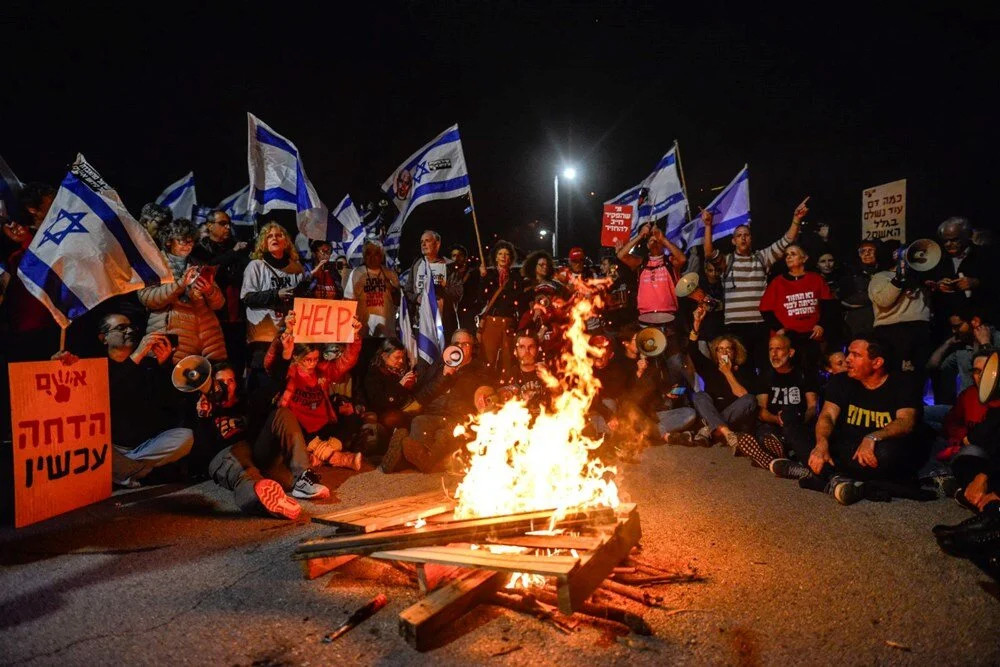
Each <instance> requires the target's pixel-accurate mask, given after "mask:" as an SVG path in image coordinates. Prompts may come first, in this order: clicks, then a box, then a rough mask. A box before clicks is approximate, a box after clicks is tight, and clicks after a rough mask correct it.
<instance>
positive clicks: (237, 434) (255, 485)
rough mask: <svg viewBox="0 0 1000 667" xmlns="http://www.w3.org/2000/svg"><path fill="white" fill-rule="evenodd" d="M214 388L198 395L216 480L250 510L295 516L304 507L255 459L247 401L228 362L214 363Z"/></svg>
mask: <svg viewBox="0 0 1000 667" xmlns="http://www.w3.org/2000/svg"><path fill="white" fill-rule="evenodd" d="M213 381H214V383H213V386H212V388H211V391H209V392H208V393H205V394H202V395H201V396H199V398H198V440H199V441H200V442H201V443H204V444H207V445H208V446H207V447H206V450H207V451H209V452H211V455H212V459H211V461H209V462H208V466H207V470H208V474H209V476H210V477H211V478H212V480H213V481H214V482H215V483H216V484H218V485H219V486H221V487H222V488H224V489H228V490H229V491H232V492H233V499H234V500H235V501H236V506H237V507H239V508H240V509H241V510H243V511H244V512H247V513H248V514H257V513H260V510H262V509H263V510H266V511H267V512H268V513H269V514H270V515H271V516H275V517H279V518H284V519H291V520H293V521H294V520H295V519H297V518H298V517H299V514H300V513H301V512H302V508H301V507H300V506H299V504H298V503H297V502H296V501H295V499H294V498H291V497H289V496H287V495H286V494H285V490H284V489H283V488H282V487H281V484H280V483H279V482H277V481H276V480H273V479H268V478H267V477H265V476H264V474H263V473H262V472H261V471H260V470H259V469H258V468H257V466H256V464H255V463H254V461H253V450H252V448H251V447H250V444H249V437H250V436H249V434H248V433H247V419H246V411H247V408H246V403H245V401H243V400H241V398H240V396H239V386H238V383H237V381H236V373H234V372H233V369H232V367H231V366H230V365H229V364H228V363H227V362H222V363H219V364H216V365H215V366H214V367H213Z"/></svg>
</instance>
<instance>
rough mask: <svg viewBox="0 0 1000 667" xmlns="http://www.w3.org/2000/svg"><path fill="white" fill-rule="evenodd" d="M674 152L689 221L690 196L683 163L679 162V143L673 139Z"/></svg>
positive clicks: (689, 220)
mask: <svg viewBox="0 0 1000 667" xmlns="http://www.w3.org/2000/svg"><path fill="white" fill-rule="evenodd" d="M674 154H675V155H676V156H677V173H678V174H680V177H681V190H682V191H683V192H684V201H686V202H687V209H688V220H687V221H688V222H691V198H690V197H688V188H687V181H685V180H684V164H683V163H682V162H681V145H680V143H679V142H678V141H677V140H676V139H674Z"/></svg>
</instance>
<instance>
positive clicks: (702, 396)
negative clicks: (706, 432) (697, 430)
mask: <svg viewBox="0 0 1000 667" xmlns="http://www.w3.org/2000/svg"><path fill="white" fill-rule="evenodd" d="M691 402H692V403H694V409H695V410H696V411H697V412H698V416H699V417H701V418H702V419H704V420H705V424H707V425H708V428H709V429H711V430H713V431H714V430H715V429H717V428H719V427H720V426H729V427H730V428H731V429H733V430H734V431H749V430H750V427H751V426H752V425H753V418H754V417H755V416H756V415H757V397H756V396H754V395H753V394H743V395H742V396H740V397H739V398H737V399H736V400H735V401H733V402H732V403H730V404H729V405H727V406H726V407H724V408H723V409H722V410H721V411H720V410H719V409H718V408H716V407H715V401H713V400H712V397H711V396H709V395H708V394H707V393H705V392H703V391H699V392H697V393H695V395H694V396H692V397H691Z"/></svg>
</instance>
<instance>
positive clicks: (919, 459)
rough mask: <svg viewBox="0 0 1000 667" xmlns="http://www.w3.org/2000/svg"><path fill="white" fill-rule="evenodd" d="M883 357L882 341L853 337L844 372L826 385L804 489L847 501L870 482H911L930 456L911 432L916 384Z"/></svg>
mask: <svg viewBox="0 0 1000 667" xmlns="http://www.w3.org/2000/svg"><path fill="white" fill-rule="evenodd" d="M886 357H887V352H886V347H885V344H884V343H882V342H881V340H880V339H878V338H875V337H874V336H871V335H867V336H859V337H857V338H855V339H854V340H853V341H851V344H850V346H849V347H848V353H847V373H846V374H843V373H842V374H840V375H835V376H834V377H833V378H831V379H830V383H829V385H827V388H826V399H825V401H824V402H823V408H822V410H821V411H820V415H819V418H818V419H817V421H816V444H815V446H814V447H813V449H812V452H811V453H810V454H809V459H808V461H809V468H810V469H811V471H812V473H813V475H810V476H808V477H804V478H802V479H801V480H800V482H799V483H800V485H801V486H803V487H804V488H810V489H814V490H825V491H826V492H827V493H830V494H831V495H833V496H834V497H835V498H836V499H837V501H838V502H839V503H841V504H842V505H850V504H851V503H854V502H857V501H858V500H861V499H862V498H864V497H865V496H866V491H865V483H866V482H868V481H875V480H886V481H890V482H902V483H908V482H915V480H916V472H917V471H918V470H919V469H920V467H921V465H923V463H924V461H925V460H926V459H927V456H928V454H929V447H928V446H926V443H923V442H922V441H921V438H919V437H915V435H914V429H915V428H916V426H917V422H918V419H919V417H920V407H921V400H920V396H919V387H917V386H915V385H914V384H913V382H912V380H911V378H910V377H908V376H907V375H906V374H905V373H901V372H900V371H898V370H893V371H890V370H889V368H888V364H887V362H886Z"/></svg>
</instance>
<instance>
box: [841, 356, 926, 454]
mask: <svg viewBox="0 0 1000 667" xmlns="http://www.w3.org/2000/svg"><path fill="white" fill-rule="evenodd" d="M826 400H827V401H828V402H830V403H834V404H835V405H837V406H838V407H839V408H840V415H839V416H838V417H837V423H836V425H835V426H834V432H833V437H834V439H836V440H842V441H848V442H860V441H861V439H862V438H864V437H865V436H866V435H868V434H869V433H871V432H872V431H877V430H879V429H880V428H882V427H884V426H885V425H886V424H888V423H889V422H891V421H892V420H893V419H895V418H896V412H897V411H898V410H901V409H903V408H914V409H916V410H919V409H920V406H921V401H920V393H919V391H918V390H917V389H916V388H915V383H914V382H912V381H910V380H909V379H908V378H906V377H905V375H904V374H900V373H893V374H890V375H889V377H888V378H886V380H885V382H884V383H883V384H882V385H881V386H880V387H876V388H875V389H866V388H865V386H864V385H863V384H861V382H860V381H858V380H855V379H853V378H850V377H848V376H847V373H839V374H837V375H834V376H833V377H831V378H830V383H829V384H828V385H827V387H826Z"/></svg>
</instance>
